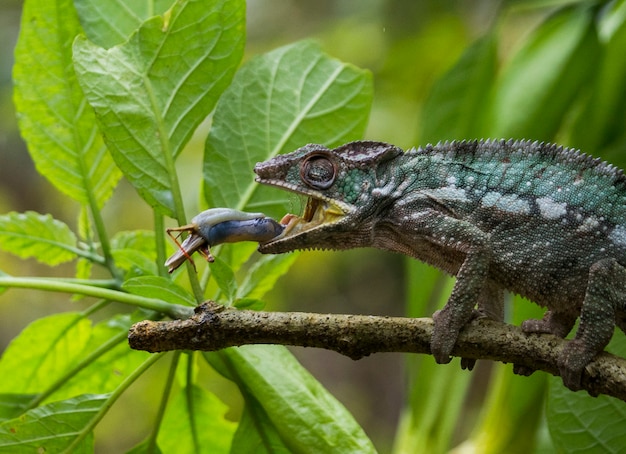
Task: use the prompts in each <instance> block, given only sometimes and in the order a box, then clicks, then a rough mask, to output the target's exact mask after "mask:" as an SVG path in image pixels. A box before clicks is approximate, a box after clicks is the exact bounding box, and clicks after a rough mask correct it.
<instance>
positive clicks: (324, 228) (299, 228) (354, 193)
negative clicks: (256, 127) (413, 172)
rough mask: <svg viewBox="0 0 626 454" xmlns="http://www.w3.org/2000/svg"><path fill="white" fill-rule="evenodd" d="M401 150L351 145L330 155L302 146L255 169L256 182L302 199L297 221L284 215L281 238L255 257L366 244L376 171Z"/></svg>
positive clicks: (378, 145)
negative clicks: (299, 250)
mask: <svg viewBox="0 0 626 454" xmlns="http://www.w3.org/2000/svg"><path fill="white" fill-rule="evenodd" d="M399 154H402V150H401V149H399V148H397V147H395V146H393V145H389V144H386V143H381V142H351V143H348V144H346V145H343V146H341V147H339V148H336V149H334V150H329V149H328V148H326V147H324V146H322V145H314V144H310V145H306V146H304V147H302V148H299V149H298V150H296V151H294V152H292V153H289V154H286V155H282V156H277V157H275V158H273V159H270V160H268V161H266V162H262V163H258V164H257V165H256V166H255V168H254V171H255V173H256V174H257V178H256V181H257V182H258V183H261V184H267V185H270V186H275V187H278V188H282V189H285V190H287V191H291V192H295V193H296V194H300V195H303V196H306V197H307V203H306V206H305V209H304V213H303V214H302V216H296V215H294V214H287V215H285V216H284V217H283V219H282V220H281V224H283V225H285V229H284V231H283V233H282V234H281V235H279V236H277V237H275V238H272V239H271V240H269V241H267V242H265V243H261V244H260V246H259V251H260V252H262V253H266V254H278V253H283V252H289V251H293V250H297V249H309V248H319V249H350V248H354V247H359V246H363V245H366V244H367V243H368V241H369V240H370V238H369V237H370V235H371V233H370V230H371V226H369V225H368V224H367V220H369V219H372V218H374V217H373V216H372V214H373V213H372V210H373V209H374V204H373V203H372V196H371V191H372V189H374V187H376V186H377V184H378V181H377V166H378V165H379V164H380V163H382V162H384V161H387V160H389V159H392V158H394V157H396V156H398V155H399Z"/></svg>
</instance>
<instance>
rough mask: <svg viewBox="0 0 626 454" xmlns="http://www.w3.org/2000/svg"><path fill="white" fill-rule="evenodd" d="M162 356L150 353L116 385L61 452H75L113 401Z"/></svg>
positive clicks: (161, 354)
mask: <svg viewBox="0 0 626 454" xmlns="http://www.w3.org/2000/svg"><path fill="white" fill-rule="evenodd" d="M162 357H163V353H159V354H156V355H151V356H150V357H148V359H147V360H146V361H145V362H144V363H143V364H142V365H141V366H139V367H138V368H137V369H135V370H134V371H133V372H132V373H131V374H130V375H129V376H128V377H127V378H126V379H125V380H124V381H123V382H122V383H121V384H120V386H118V387H117V388H116V389H115V391H113V392H112V393H111V395H110V396H109V398H108V399H107V400H106V402H105V404H104V405H103V406H102V408H100V410H98V412H97V413H96V414H95V415H94V417H93V418H92V419H91V421H89V423H88V424H87V425H86V426H85V427H84V428H82V429H81V430H80V432H79V434H78V436H77V437H76V438H75V439H74V441H73V442H72V443H71V444H70V445H69V446H68V447H67V449H65V450H64V451H63V452H66V453H71V452H75V448H76V447H77V446H78V445H79V444H80V443H81V442H82V441H83V440H84V439H85V437H86V436H87V435H88V434H89V433H91V431H92V430H93V429H94V427H96V425H97V424H98V423H99V422H100V421H101V420H102V418H104V415H106V414H107V412H108V411H109V409H110V408H111V407H112V406H113V404H114V403H115V401H116V400H117V399H118V398H119V397H120V396H121V395H122V394H123V393H124V391H126V390H127V389H128V387H129V386H130V385H132V384H133V383H134V382H135V381H136V380H137V378H139V377H140V376H141V374H143V373H144V372H145V371H146V370H148V369H149V368H150V367H151V366H152V365H153V364H154V363H156V362H157V361H158V360H159V359H161V358H162Z"/></svg>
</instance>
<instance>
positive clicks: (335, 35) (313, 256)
mask: <svg viewBox="0 0 626 454" xmlns="http://www.w3.org/2000/svg"><path fill="white" fill-rule="evenodd" d="M514 3H515V2H511V4H512V5H513V6H512V5H511V4H509V3H506V2H501V1H495V0H480V1H479V0H474V1H452V0H422V1H419V2H411V1H403V0H306V1H303V0H251V1H249V5H248V39H247V56H246V58H249V57H250V56H252V55H255V54H258V53H262V52H265V51H268V50H271V49H273V48H276V47H278V46H281V45H284V44H287V43H290V42H293V41H295V40H299V39H304V38H312V39H315V40H318V41H319V42H321V43H322V46H323V48H324V50H325V51H326V52H328V53H329V54H331V55H332V56H334V57H336V58H339V59H341V60H343V61H346V62H350V63H353V64H355V65H357V66H360V67H362V68H367V69H369V70H370V71H372V73H373V74H374V84H375V97H374V106H373V110H372V114H371V118H370V124H369V128H368V131H367V133H366V138H367V139H373V140H381V141H388V142H392V143H394V144H396V145H398V146H400V147H402V148H408V147H411V146H417V145H420V144H421V142H420V137H419V134H418V131H419V124H420V121H421V119H422V118H424V117H426V116H428V114H429V113H428V112H426V111H423V110H422V105H423V102H424V99H425V97H426V95H427V94H428V93H429V91H430V89H431V87H432V84H433V82H434V81H435V80H436V79H437V78H438V77H439V76H441V74H442V73H443V72H444V71H445V70H446V69H448V68H449V67H450V66H451V65H452V64H453V63H454V62H455V61H456V59H457V58H458V57H459V55H460V54H461V53H462V51H463V50H464V49H465V48H467V46H468V45H469V44H471V43H472V42H474V41H475V40H476V39H477V38H479V37H481V36H482V35H484V34H485V32H486V31H487V30H489V29H490V28H491V27H492V26H493V25H494V21H495V20H496V19H497V21H498V27H499V30H500V36H501V42H500V47H499V52H500V53H501V55H500V57H501V59H505V58H506V55H507V53H508V52H509V51H510V50H511V49H514V48H515V46H516V43H517V42H518V41H519V39H520V37H523V36H524V35H526V34H527V33H528V32H529V31H530V30H531V29H532V27H533V25H535V24H536V23H537V22H538V21H540V20H541V18H543V17H545V16H546V15H547V14H549V12H550V8H549V7H545V8H530V9H522V8H516V7H515V4H514ZM525 4H527V3H525ZM20 12H21V2H20V1H18V0H0V213H6V212H8V211H18V212H22V211H27V210H34V211H38V212H40V213H52V214H53V215H54V217H56V218H58V219H61V220H63V221H65V222H66V223H68V224H69V225H70V226H74V227H75V226H76V219H77V214H78V208H79V207H78V206H77V205H76V204H75V203H74V202H72V201H70V200H69V199H67V198H65V197H63V196H62V195H60V194H59V193H58V192H57V191H56V190H54V189H53V187H52V186H51V185H50V184H49V183H48V182H47V181H46V180H45V179H43V178H42V177H41V176H39V175H38V173H37V172H36V170H35V168H34V166H33V163H32V161H31V159H30V157H29V155H28V152H27V150H26V148H25V145H24V143H23V142H22V140H21V139H20V135H19V131H18V129H17V122H16V118H15V112H14V107H13V104H12V87H11V67H12V62H13V48H14V45H15V42H16V38H17V34H18V31H19V19H20ZM207 128H208V126H207V125H204V126H201V128H200V130H199V131H198V132H197V133H196V135H195V136H194V139H193V140H192V141H191V142H190V144H189V145H188V148H187V150H186V152H185V153H184V156H183V157H182V159H181V160H180V162H179V169H180V176H181V177H180V178H181V181H183V182H184V184H185V191H186V194H185V196H186V198H187V202H188V205H189V207H188V212H189V213H193V212H196V211H197V207H198V206H200V204H199V203H198V197H199V195H200V180H201V164H200V163H201V161H202V152H203V147H204V138H205V137H206V133H207V130H208V129H207ZM250 178H253V174H252V169H250ZM194 207H196V208H194ZM104 216H105V221H106V222H107V224H108V225H107V227H108V231H109V232H110V233H111V234H113V233H115V232H116V231H119V230H127V229H152V228H153V227H152V217H151V215H150V213H149V211H148V210H147V209H146V208H145V204H144V202H143V201H141V199H140V198H139V197H138V196H137V195H136V194H135V192H134V191H133V190H132V189H131V188H130V187H129V186H128V185H127V184H124V183H122V184H121V185H120V187H119V188H118V189H117V191H116V193H115V195H114V198H113V200H112V201H111V202H109V203H108V204H107V207H106V208H105V212H104ZM404 260H405V258H403V257H401V256H399V255H393V254H390V253H383V252H380V251H374V250H356V251H349V252H341V253H333V252H323V253H322V252H307V253H304V254H302V255H301V257H300V259H299V260H298V262H297V264H296V265H295V266H294V267H293V268H292V269H291V270H290V272H289V273H288V274H287V275H286V276H285V277H283V278H282V279H281V281H280V282H279V284H278V285H277V287H276V288H275V289H274V291H273V292H272V293H270V294H269V295H267V297H266V298H265V300H266V301H267V303H268V305H267V309H268V310H303V311H315V312H337V313H360V314H377V315H404V314H405V313H406V309H405V307H404V299H405V295H406V276H404V274H403V273H404V271H403V270H404V269H405V267H404V263H403V261H404ZM67 266H68V268H64V267H63V266H61V267H58V268H55V269H52V270H51V269H49V268H47V267H40V266H38V265H37V263H36V262H35V261H34V260H28V261H22V260H17V259H14V258H13V257H12V256H11V255H9V254H7V253H5V252H2V251H0V269H1V270H3V271H5V272H8V273H10V274H13V275H17V276H27V275H36V276H43V275H68V272H69V273H70V275H71V273H72V272H73V271H72V265H67ZM77 307H80V303H76V302H70V301H69V298H68V297H67V296H66V295H56V294H51V293H45V294H44V293H41V292H32V293H31V292H26V291H20V290H13V291H10V292H5V293H4V294H2V295H0V350H2V349H3V348H5V347H6V345H7V344H8V343H9V342H10V340H11V339H12V338H13V337H15V335H17V334H18V333H19V331H20V330H21V329H22V328H23V327H24V326H26V325H27V324H28V323H29V322H30V321H32V320H34V319H36V318H39V317H41V316H42V315H45V314H48V313H53V312H57V311H67V310H75V309H76V308H77ZM421 315H422V316H430V313H424V314H421ZM294 353H295V354H296V355H297V356H298V358H300V360H301V361H302V362H303V363H304V365H305V366H306V367H307V368H308V369H309V370H310V371H311V372H312V373H313V374H314V375H315V376H316V377H317V378H318V379H319V380H320V381H321V382H322V383H324V384H325V385H326V386H327V388H328V389H329V390H330V391H331V392H332V393H333V394H334V395H335V396H336V397H337V398H338V399H339V400H340V401H342V402H343V403H344V404H345V405H346V406H347V407H348V408H349V409H350V410H351V411H352V413H353V414H354V415H355V417H356V419H357V420H358V421H359V423H360V424H361V425H362V426H363V427H364V428H365V430H366V432H367V433H368V435H369V436H370V437H371V438H372V440H373V441H374V443H375V444H376V446H377V447H378V448H379V449H380V450H381V452H385V451H388V450H389V449H390V447H391V443H392V440H393V436H394V433H395V431H396V427H397V425H398V419H399V415H400V412H401V406H402V403H403V401H404V399H405V397H406V396H405V395H404V393H405V391H404V390H405V387H406V371H405V367H404V357H403V356H402V355H400V354H379V355H374V356H373V357H370V358H365V359H362V360H360V361H357V362H355V361H352V360H350V359H347V358H344V357H341V356H340V355H338V354H335V353H331V352H326V351H321V350H312V349H307V350H304V349H294ZM146 389H148V390H149V389H150V388H149V386H147V387H146ZM136 392H137V393H139V391H137V390H136ZM134 399H135V400H133V402H134V404H136V405H144V404H145V405H148V406H149V405H150V403H149V401H150V398H149V396H147V395H146V393H145V391H144V394H143V395H141V396H140V395H137V396H136V397H135V398H134ZM137 411H138V410H137ZM461 435H467V434H461ZM114 446H115V445H114V444H112V445H111V446H110V447H109V448H110V449H111V452H114V451H113V449H114ZM126 446H128V445H126Z"/></svg>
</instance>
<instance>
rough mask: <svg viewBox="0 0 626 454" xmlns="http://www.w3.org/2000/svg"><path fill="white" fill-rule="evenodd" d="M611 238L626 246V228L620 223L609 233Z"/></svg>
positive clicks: (619, 245) (621, 245) (616, 242)
mask: <svg viewBox="0 0 626 454" xmlns="http://www.w3.org/2000/svg"><path fill="white" fill-rule="evenodd" d="M609 239H610V240H611V241H612V242H613V244H615V245H616V246H618V247H626V228H624V227H622V226H621V225H618V226H617V227H615V228H614V229H613V231H612V232H611V233H609Z"/></svg>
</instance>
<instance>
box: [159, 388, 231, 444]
mask: <svg viewBox="0 0 626 454" xmlns="http://www.w3.org/2000/svg"><path fill="white" fill-rule="evenodd" d="M227 411H228V407H227V406H226V405H225V404H223V403H222V402H221V401H220V400H219V399H218V398H217V397H215V395H213V394H211V393H208V392H207V391H205V390H203V389H202V388H200V387H198V386H195V385H193V386H191V387H185V388H184V389H183V390H182V391H181V392H180V393H178V394H177V395H176V396H175V397H174V399H173V401H172V402H171V403H170V404H169V405H168V407H167V410H166V412H165V416H164V417H163V422H162V424H161V427H160V430H159V436H158V438H157V443H158V445H159V448H160V449H161V451H162V452H176V453H180V454H185V453H189V454H195V453H210V454H213V453H228V452H229V449H230V445H231V441H232V438H233V434H234V433H235V428H236V424H235V423H233V422H232V421H228V420H227V419H226V418H225V417H224V415H225V414H226V412H227Z"/></svg>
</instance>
